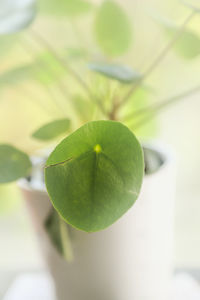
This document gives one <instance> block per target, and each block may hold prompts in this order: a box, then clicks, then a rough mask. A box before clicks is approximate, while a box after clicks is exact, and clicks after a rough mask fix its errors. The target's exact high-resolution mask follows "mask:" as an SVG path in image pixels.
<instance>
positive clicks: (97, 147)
mask: <svg viewBox="0 0 200 300" xmlns="http://www.w3.org/2000/svg"><path fill="white" fill-rule="evenodd" d="M94 151H95V152H96V153H100V152H101V151H102V149H101V146H100V145H99V144H97V145H95V146H94Z"/></svg>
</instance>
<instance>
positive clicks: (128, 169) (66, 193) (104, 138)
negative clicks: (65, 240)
mask: <svg viewBox="0 0 200 300" xmlns="http://www.w3.org/2000/svg"><path fill="white" fill-rule="evenodd" d="M143 170H144V163H143V152H142V149H141V146H140V144H139V142H138V141H137V139H136V138H135V136H134V134H133V133H132V132H131V131H130V130H129V129H128V128H127V127H126V126H124V125H122V124H121V123H118V122H114V121H94V122H90V123H87V124H85V125H84V126H82V127H81V128H79V129H78V130H77V131H75V132H74V133H73V134H71V135H70V136H68V137H67V138H66V139H64V140H63V141H62V142H61V143H60V144H59V145H58V146H57V147H56V148H55V150H54V151H53V152H52V154H51V155H50V157H49V158H48V160H47V162H46V168H45V182H46V187H47V191H48V193H49V196H50V199H51V201H52V203H53V205H54V207H55V208H56V210H57V211H58V212H59V213H60V215H61V216H62V217H63V218H64V220H65V221H66V222H67V223H69V224H71V225H72V226H74V227H75V228H77V229H80V230H83V231H86V232H95V231H99V230H102V229H104V228H106V227H108V226H109V225H111V224H113V223H114V222H115V221H116V220H117V219H119V218H120V217H121V216H122V215H123V214H124V213H125V212H126V211H127V210H128V209H129V208H130V207H131V206H132V205H133V204H134V202H135V201H136V199H137V197H138V195H139V192H140V188H141V184H142V178H143Z"/></svg>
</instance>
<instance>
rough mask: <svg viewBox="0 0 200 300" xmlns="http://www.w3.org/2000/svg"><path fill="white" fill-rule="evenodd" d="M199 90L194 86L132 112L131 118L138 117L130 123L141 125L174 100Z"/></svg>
mask: <svg viewBox="0 0 200 300" xmlns="http://www.w3.org/2000/svg"><path fill="white" fill-rule="evenodd" d="M199 91H200V86H196V87H194V88H192V89H190V90H187V91H185V92H182V93H180V94H178V95H175V96H173V97H170V98H168V99H166V100H164V101H162V102H161V103H158V104H154V105H151V106H148V107H146V108H143V109H140V110H137V111H135V112H134V113H133V114H132V118H133V117H134V116H135V117H136V119H138V118H139V120H138V121H136V122H135V123H134V125H132V126H133V127H134V129H136V128H138V127H141V125H143V123H144V124H145V123H146V122H147V121H148V120H149V119H151V118H153V117H154V116H155V113H156V112H159V111H161V110H163V109H164V108H166V107H168V106H170V105H171V104H174V103H175V102H178V101H180V100H183V99H184V98H187V97H189V96H192V95H194V94H196V93H197V92H199ZM127 119H130V115H129V118H127ZM127 119H126V120H127Z"/></svg>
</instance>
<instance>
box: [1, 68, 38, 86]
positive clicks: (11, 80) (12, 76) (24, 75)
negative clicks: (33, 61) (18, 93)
mask: <svg viewBox="0 0 200 300" xmlns="http://www.w3.org/2000/svg"><path fill="white" fill-rule="evenodd" d="M32 68H33V65H24V66H20V67H15V68H13V69H11V70H8V71H5V72H3V73H2V74H0V87H5V86H10V85H15V84H18V83H20V82H21V81H23V80H26V79H29V78H30V75H31V72H32Z"/></svg>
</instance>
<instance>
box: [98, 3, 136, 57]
mask: <svg viewBox="0 0 200 300" xmlns="http://www.w3.org/2000/svg"><path fill="white" fill-rule="evenodd" d="M94 32H95V36H96V41H97V43H98V45H99V47H100V48H101V50H102V51H103V52H104V53H105V54H106V55H108V56H118V55H122V54H124V53H125V52H126V51H127V50H128V49H129V47H130V45H131V43H132V25H131V23H130V21H129V18H128V16H127V14H126V13H125V11H124V10H123V8H122V7H121V6H119V4H117V3H116V2H114V1H110V0H106V1H104V2H103V3H102V4H101V5H100V7H99V10H98V12H97V16H96V19H95V24H94Z"/></svg>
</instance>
